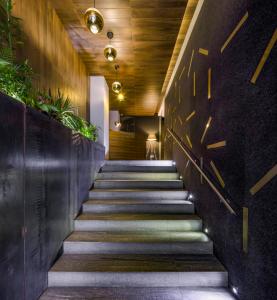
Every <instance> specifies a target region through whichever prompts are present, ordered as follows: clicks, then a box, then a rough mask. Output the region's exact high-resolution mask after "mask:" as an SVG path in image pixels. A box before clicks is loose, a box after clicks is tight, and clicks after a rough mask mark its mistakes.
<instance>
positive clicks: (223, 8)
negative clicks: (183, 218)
mask: <svg viewBox="0 0 277 300" xmlns="http://www.w3.org/2000/svg"><path fill="white" fill-rule="evenodd" d="M200 2H202V1H200ZM276 10H277V3H276V1H268V0H265V1H259V0H249V1H236V0H223V1H216V0H210V1H204V4H203V7H202V9H201V11H200V15H199V17H198V19H197V21H196V24H195V27H194V29H193V30H192V34H191V37H190V39H189V40H188V43H187V45H186V48H185V50H184V53H183V55H182V57H181V59H180V65H179V67H178V69H177V72H176V74H175V77H174V79H173V81H172V85H171V87H170V89H169V92H168V95H167V97H166V101H165V126H166V127H167V128H173V130H174V131H175V132H176V134H177V135H178V136H179V137H180V138H181V139H182V140H183V143H185V144H186V145H187V146H188V147H190V143H189V141H188V139H189V140H190V142H191V144H192V149H191V150H192V152H193V153H194V154H195V155H196V156H197V157H198V158H199V159H200V158H201V157H202V158H203V161H204V164H205V165H206V172H207V173H208V174H209V176H210V177H211V178H212V179H213V181H214V182H215V184H217V185H218V186H219V187H220V188H222V189H223V191H224V194H225V195H226V197H227V198H228V199H229V200H230V203H231V205H232V206H233V207H234V209H235V211H236V213H237V216H234V215H232V214H230V213H229V211H228V210H227V209H226V208H225V207H224V205H223V204H222V203H220V201H219V199H218V197H217V196H216V195H215V194H214V192H213V191H212V190H211V189H210V188H209V186H208V185H207V184H206V183H203V184H201V181H200V176H199V173H197V172H196V171H195V169H194V168H193V167H192V165H191V164H189V165H187V159H185V157H184V154H183V152H182V151H181V150H180V148H179V147H178V146H177V145H176V144H174V145H173V143H172V139H171V138H169V136H167V138H166V144H165V147H166V158H173V159H174V160H175V161H176V162H177V167H178V170H179V172H181V173H182V174H183V177H184V182H185V185H186V187H187V188H188V189H189V190H190V191H192V193H193V194H194V196H195V203H196V207H197V211H198V213H199V215H200V216H201V217H202V218H203V220H204V226H205V227H207V228H208V229H209V232H210V233H209V234H210V236H211V238H212V239H213V241H214V246H215V253H216V255H217V256H218V257H219V259H220V260H221V261H222V262H223V264H224V265H225V267H226V269H227V270H228V272H229V278H230V284H231V285H232V286H234V287H236V288H238V298H239V299H244V300H261V299H263V300H273V299H277V290H276V278H277V273H276V267H275V266H276V249H277V238H276V232H277V222H276V215H277V202H276V188H277V186H276V184H277V181H276V176H275V177H274V174H275V175H276V149H277V140H276V132H277V102H276V95H277V85H276V82H277V78H276V59H277V47H276V37H277V36H276V34H277V33H276ZM237 26H239V27H237ZM235 28H239V29H238V30H236V33H235V35H233V38H231V40H230V39H229V40H230V42H229V43H228V44H227V45H226V44H225V42H226V41H229V40H228V37H230V36H231V33H232V32H233V31H234V29H235ZM231 37H232V36H231ZM274 39H275V42H274ZM270 41H272V42H271V44H272V46H273V47H272V50H271V51H270V53H268V54H269V55H268V57H267V59H266V61H265V64H264V65H263V67H262V68H261V72H260V74H259V76H258V77H257V80H256V81H255V80H253V75H254V74H255V73H256V70H257V66H258V65H259V63H260V61H261V58H262V57H263V55H264V53H265V50H266V48H267V47H268V45H269V46H270V45H271V44H270ZM274 43H275V45H274ZM224 45H226V47H225V46H224ZM223 47H224V48H223ZM199 49H200V51H199ZM201 49H204V50H208V53H207V52H206V51H203V50H201ZM268 49H269V48H268ZM267 52H268V51H267ZM207 54H208V55H207ZM209 69H210V70H211V71H210V72H211V73H210V74H211V77H210V78H211V81H210V92H209ZM209 94H210V95H209ZM194 111H195V114H194V115H193V116H192V117H191V118H190V119H189V120H187V118H188V117H189V116H190V115H191V113H192V112H194ZM210 117H211V118H212V119H211V122H210V126H209V127H208V128H207V130H206V134H205V136H204V138H203V139H202V137H203V133H204V131H205V128H206V124H207V122H208V120H209V118H210ZM201 139H202V143H201ZM218 142H224V143H226V145H225V144H224V143H223V144H221V145H222V146H221V147H220V145H217V146H216V145H214V146H213V148H211V146H209V145H213V144H215V143H218ZM211 162H213V164H214V166H216V168H217V170H218V173H217V174H216V172H215V170H214V168H213V167H212V164H211ZM274 167H275V171H274V169H273V168H274ZM270 170H271V172H272V177H273V178H272V179H271V180H269V181H268V183H267V184H265V185H263V186H262V188H261V189H260V190H258V191H257V190H256V191H255V190H253V189H252V188H253V187H255V186H256V183H257V182H258V181H259V180H260V179H262V178H264V176H265V175H266V174H268V175H267V176H266V177H265V178H264V179H263V180H266V179H267V178H268V179H270V177H271V176H270V173H268V172H269V171H270ZM218 174H220V176H221V178H222V180H221V183H220V180H219V178H218ZM222 185H223V186H222ZM247 213H248V218H247ZM247 225H248V228H247Z"/></svg>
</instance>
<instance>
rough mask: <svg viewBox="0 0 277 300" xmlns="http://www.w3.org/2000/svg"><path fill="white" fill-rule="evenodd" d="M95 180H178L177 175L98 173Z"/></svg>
mask: <svg viewBox="0 0 277 300" xmlns="http://www.w3.org/2000/svg"><path fill="white" fill-rule="evenodd" d="M96 179H106V180H107V179H122V180H123V179H126V180H128V179H129V180H130V179H133V180H176V179H179V174H178V173H132V172H129V173H128V172H127V173H121V172H112V173H98V174H97V177H96Z"/></svg>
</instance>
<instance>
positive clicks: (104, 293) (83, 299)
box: [40, 287, 235, 300]
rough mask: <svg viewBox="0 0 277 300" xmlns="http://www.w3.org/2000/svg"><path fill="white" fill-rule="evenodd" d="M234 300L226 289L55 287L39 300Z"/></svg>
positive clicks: (49, 289)
mask: <svg viewBox="0 0 277 300" xmlns="http://www.w3.org/2000/svg"><path fill="white" fill-rule="evenodd" d="M65 299H74V300H99V299H101V300H157V299H159V300H208V299H210V300H235V298H234V297H233V296H232V295H231V294H230V292H229V291H228V289H226V288H203V287H202V288H201V287H198V288H191V287H154V288H153V287H152V288H151V287H148V288H146V287H141V288H139V287H131V288H125V287H121V288H120V287H106V288H102V287H98V288H97V287H55V288H48V289H47V290H46V291H45V293H44V294H43V295H42V297H41V298H40V300H65Z"/></svg>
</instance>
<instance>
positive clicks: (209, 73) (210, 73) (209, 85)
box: [208, 68, 212, 99]
mask: <svg viewBox="0 0 277 300" xmlns="http://www.w3.org/2000/svg"><path fill="white" fill-rule="evenodd" d="M211 85H212V69H211V68H209V70H208V99H211V98H212V92H211Z"/></svg>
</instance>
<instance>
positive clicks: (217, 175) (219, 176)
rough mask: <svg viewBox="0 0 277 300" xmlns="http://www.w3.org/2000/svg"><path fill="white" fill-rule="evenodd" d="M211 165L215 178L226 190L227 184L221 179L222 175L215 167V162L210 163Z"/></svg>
mask: <svg viewBox="0 0 277 300" xmlns="http://www.w3.org/2000/svg"><path fill="white" fill-rule="evenodd" d="M210 165H211V167H212V169H213V171H214V173H215V176H216V177H217V179H218V181H219V183H220V185H221V186H222V187H223V188H224V187H225V182H224V180H223V178H222V177H221V175H220V173H219V171H218V169H217V167H216V166H215V164H214V162H213V161H212V160H211V162H210Z"/></svg>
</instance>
